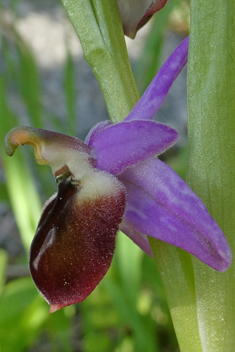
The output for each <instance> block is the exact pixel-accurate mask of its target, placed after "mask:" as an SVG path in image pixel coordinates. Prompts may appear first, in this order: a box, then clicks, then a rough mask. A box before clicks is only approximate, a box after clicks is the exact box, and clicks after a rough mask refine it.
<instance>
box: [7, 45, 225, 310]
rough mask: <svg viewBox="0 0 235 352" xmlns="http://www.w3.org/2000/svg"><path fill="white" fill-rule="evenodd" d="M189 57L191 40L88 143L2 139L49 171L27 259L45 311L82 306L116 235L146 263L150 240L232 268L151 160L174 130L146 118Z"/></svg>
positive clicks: (220, 242)
mask: <svg viewBox="0 0 235 352" xmlns="http://www.w3.org/2000/svg"><path fill="white" fill-rule="evenodd" d="M187 52H188V38H187V39H186V40H185V41H184V42H182V43H181V45H180V46H179V47H178V48H177V49H176V50H175V51H174V53H173V54H172V55H171V56H170V57H169V59H168V60H167V61H166V63H165V64H164V65H163V66H162V68H161V69H160V71H159V72H158V74H157V76H156V77H155V78H154V80H153V81H152V82H151V84H150V86H149V87H148V88H147V90H146V92H145V93H144V95H143V96H142V98H141V99H140V100H139V102H138V103H137V105H136V106H135V108H134V109H133V110H132V112H131V113H130V114H129V115H128V116H127V117H126V118H125V119H124V121H123V122H120V123H117V124H111V123H110V122H107V121H106V122H102V123H100V124H98V125H96V126H95V127H94V128H93V129H92V130H91V132H90V133H89V134H88V136H87V138H86V141H85V143H84V142H82V141H80V140H79V139H77V138H75V137H70V136H66V135H64V134H61V133H57V132H51V131H46V130H41V129H36V128H31V127H16V128H14V129H13V130H11V131H10V132H9V133H8V134H7V136H6V139H5V148H6V152H7V154H8V155H10V156H11V155H13V154H14V152H15V150H16V148H17V147H18V146H20V145H24V144H29V145H32V146H33V147H34V154H35V157H36V161H37V162H38V163H39V164H42V165H43V164H49V165H50V166H51V167H52V170H53V173H54V176H55V179H56V182H57V184H58V192H57V193H56V194H55V195H53V196H52V197H51V198H50V199H49V200H48V201H47V202H46V204H45V206H44V209H43V211H42V215H41V218H40V220H39V224H38V227H37V230H36V234H35V237H34V239H33V242H32V245H31V250H30V271H31V274H32V277H33V280H34V282H35V284H36V286H37V288H38V290H39V291H40V293H41V294H42V295H43V296H44V298H45V299H46V301H47V302H48V303H49V304H50V312H54V311H56V310H58V309H60V308H63V307H65V306H68V305H71V304H74V303H77V302H81V301H82V300H84V299H85V298H86V297H87V296H88V295H89V294H90V293H91V292H92V291H93V290H94V288H95V287H96V286H97V284H98V283H99V282H100V281H101V280H102V278H103V277H104V275H105V274H106V272H107V270H108V268H109V266H110V264H111V261H112V257H113V254H114V249H115V237H116V233H117V231H118V229H120V230H122V231H123V232H124V233H125V234H126V235H127V236H129V237H130V238H131V239H132V240H133V241H134V242H135V243H136V244H137V245H139V246H140V247H141V248H142V249H143V250H144V251H145V252H146V253H148V254H149V255H150V256H151V255H152V252H151V248H150V246H149V243H148V239H147V236H152V237H154V238H157V239H160V240H162V241H165V242H168V243H171V244H173V245H175V246H178V247H180V248H182V249H184V250H186V251H188V252H190V253H191V254H193V255H195V256H196V257H198V258H199V259H200V260H202V261H203V262H205V263H206V264H208V265H210V266H211V267H212V268H214V269H216V270H219V271H224V270H226V268H227V267H228V266H229V265H230V263H231V252H230V248H229V246H228V244H227V241H226V239H225V237H224V235H223V233H222V231H221V230H220V228H219V226H218V225H217V224H216V222H215V221H214V220H213V219H212V217H211V216H210V214H209V213H208V211H207V209H206V208H205V206H204V205H203V203H202V201H201V200H200V199H199V198H198V196H197V195H196V194H195V193H194V192H193V191H192V190H191V189H190V188H189V187H188V186H187V184H186V183H185V182H184V181H183V180H182V179H181V178H180V177H179V176H178V175H177V174H176V173H175V172H174V171H173V170H172V169H171V168H170V167H169V166H168V165H166V164H165V163H163V162H162V161H160V160H159V159H157V158H156V157H155V156H156V155H159V154H161V153H163V152H164V151H165V150H166V149H168V148H169V147H171V146H172V145H173V144H174V143H175V142H176V140H177V138H178V133H177V132H176V131H175V130H174V129H172V128H170V127H169V126H166V125H164V124H160V123H157V122H155V121H152V118H153V117H154V115H155V113H156V112H157V110H158V109H159V107H160V106H161V104H162V103H163V101H164V99H165V97H166V95H167V92H168V91H169V89H170V87H171V85H172V83H173V81H174V80H175V78H176V77H177V75H178V73H179V72H180V70H181V69H182V68H183V67H184V65H185V63H186V61H187Z"/></svg>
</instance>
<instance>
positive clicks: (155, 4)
mask: <svg viewBox="0 0 235 352" xmlns="http://www.w3.org/2000/svg"><path fill="white" fill-rule="evenodd" d="M166 2H167V0H154V1H153V0H117V3H118V7H119V11H120V16H121V20H122V25H123V30H124V33H125V34H126V35H128V36H129V37H131V38H134V37H135V35H136V32H137V31H138V29H140V28H141V27H142V26H143V25H144V24H145V23H146V22H148V20H149V19H150V18H151V17H152V15H153V14H154V13H155V12H157V11H159V10H161V8H163V6H164V5H165V4H166Z"/></svg>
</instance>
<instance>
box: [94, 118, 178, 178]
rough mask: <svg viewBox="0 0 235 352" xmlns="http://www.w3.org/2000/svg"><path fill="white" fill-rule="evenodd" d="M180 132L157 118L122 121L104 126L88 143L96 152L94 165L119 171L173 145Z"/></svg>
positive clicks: (111, 171)
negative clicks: (158, 121) (161, 122)
mask: <svg viewBox="0 0 235 352" xmlns="http://www.w3.org/2000/svg"><path fill="white" fill-rule="evenodd" d="M177 138H178V133H177V131H175V130H174V129H172V128H171V127H169V126H167V125H163V124H160V123H157V122H155V121H145V120H142V121H141V120H138V121H130V122H120V123H118V124H115V125H111V126H108V127H106V128H105V129H104V130H102V131H101V132H100V133H99V134H96V136H95V137H94V138H93V139H92V140H91V143H90V144H89V146H90V147H93V148H94V150H95V152H96V164H95V167H96V168H97V169H100V170H104V171H107V172H110V173H111V174H114V175H115V174H119V173H121V172H122V171H123V170H124V169H125V168H126V167H129V166H132V165H134V164H137V163H138V162H140V161H142V160H145V159H147V158H150V157H153V156H155V155H158V154H161V153H162V152H163V151H165V150H166V149H167V148H169V147H170V146H172V145H173V144H174V143H175V142H176V140H177Z"/></svg>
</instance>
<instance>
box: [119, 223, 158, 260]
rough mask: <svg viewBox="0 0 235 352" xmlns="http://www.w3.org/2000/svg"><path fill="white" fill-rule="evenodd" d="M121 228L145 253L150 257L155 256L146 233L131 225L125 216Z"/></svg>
mask: <svg viewBox="0 0 235 352" xmlns="http://www.w3.org/2000/svg"><path fill="white" fill-rule="evenodd" d="M119 229H120V230H121V231H122V232H124V233H125V234H126V235H127V236H128V237H129V238H130V239H131V240H132V241H133V242H134V243H135V244H137V246H139V247H140V248H141V249H142V250H143V251H144V252H145V253H147V254H148V255H149V256H150V257H153V253H152V250H151V247H150V244H149V241H148V239H147V236H146V235H143V234H142V233H140V232H138V231H136V230H135V229H134V228H133V227H132V226H131V225H129V224H128V222H127V220H126V219H125V217H124V220H123V221H122V222H121V224H120V225H119Z"/></svg>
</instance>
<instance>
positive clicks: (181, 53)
mask: <svg viewBox="0 0 235 352" xmlns="http://www.w3.org/2000/svg"><path fill="white" fill-rule="evenodd" d="M188 45H189V37H187V38H186V39H185V40H184V41H183V42H182V43H181V44H180V45H179V46H178V47H177V48H176V49H175V51H174V52H173V53H172V54H171V56H170V57H169V58H168V59H167V61H166V62H165V63H164V65H163V66H162V67H161V68H160V70H159V71H158V74H157V75H156V76H155V77H154V79H153V80H152V82H151V83H150V84H149V86H148V88H147V89H146V91H145V92H144V94H143V95H142V97H141V98H140V100H139V101H138V103H137V104H136V105H135V107H134V108H133V110H132V111H131V112H130V114H129V115H127V117H126V118H125V119H124V121H132V120H142V119H145V120H152V119H153V118H154V116H155V114H156V113H157V111H158V110H159V108H160V107H161V105H162V104H163V102H164V100H165V99H166V96H167V94H168V92H169V90H170V88H171V86H172V84H173V82H174V80H175V79H176V78H177V76H178V74H179V73H180V71H181V70H182V69H183V67H184V66H185V64H186V62H187V60H188Z"/></svg>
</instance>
